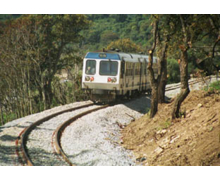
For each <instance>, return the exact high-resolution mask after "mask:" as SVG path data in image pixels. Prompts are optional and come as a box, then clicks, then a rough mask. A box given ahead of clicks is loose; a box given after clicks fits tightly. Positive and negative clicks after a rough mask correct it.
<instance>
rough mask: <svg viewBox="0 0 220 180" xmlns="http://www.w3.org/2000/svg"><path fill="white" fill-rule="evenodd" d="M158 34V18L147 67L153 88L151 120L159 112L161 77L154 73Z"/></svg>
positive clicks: (155, 23) (154, 26)
mask: <svg viewBox="0 0 220 180" xmlns="http://www.w3.org/2000/svg"><path fill="white" fill-rule="evenodd" d="M157 34H158V19H157V17H156V18H155V20H154V24H153V40H154V41H153V45H152V47H151V49H150V50H149V51H148V52H149V62H148V65H147V69H148V71H149V77H150V84H151V88H152V96H151V111H150V118H153V117H154V115H155V114H156V113H157V110H158V84H159V81H158V80H159V78H160V76H161V75H159V74H158V77H157V78H155V76H154V71H153V55H154V51H155V48H156V42H157Z"/></svg>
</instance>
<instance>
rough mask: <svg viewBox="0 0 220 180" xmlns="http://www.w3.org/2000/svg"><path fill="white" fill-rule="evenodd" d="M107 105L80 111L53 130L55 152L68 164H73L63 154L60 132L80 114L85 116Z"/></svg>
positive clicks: (79, 116)
mask: <svg viewBox="0 0 220 180" xmlns="http://www.w3.org/2000/svg"><path fill="white" fill-rule="evenodd" d="M108 106H109V105H103V106H101V107H98V108H95V109H91V110H88V111H85V112H83V113H80V114H78V115H76V116H74V117H72V118H70V119H68V120H67V121H65V122H64V123H63V124H61V125H60V126H59V127H58V128H57V129H56V131H55V142H54V143H55V148H56V151H57V152H56V153H57V154H59V155H61V156H62V157H63V159H64V160H65V161H66V162H67V163H68V164H69V165H70V166H75V165H74V164H73V163H72V162H71V161H70V160H69V159H68V157H67V155H66V154H65V152H64V151H63V149H62V146H61V142H60V140H61V136H62V132H63V131H64V129H65V128H66V127H67V126H69V125H70V124H71V123H73V122H74V121H76V120H77V119H79V118H81V117H82V116H85V115H87V114H90V113H92V112H95V111H98V110H100V109H104V108H106V107H108Z"/></svg>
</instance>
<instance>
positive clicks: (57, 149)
mask: <svg viewBox="0 0 220 180" xmlns="http://www.w3.org/2000/svg"><path fill="white" fill-rule="evenodd" d="M207 79H209V77H208V78H206V79H205V80H207ZM202 81H204V80H203V79H196V80H192V81H190V82H189V85H193V84H196V83H200V82H202ZM180 86H181V85H180V84H177V85H175V86H172V87H167V88H166V91H171V90H174V89H178V88H180ZM92 106H94V104H93V103H89V104H86V105H81V106H78V107H74V108H70V109H66V110H63V111H59V112H55V113H53V114H51V115H49V116H47V117H44V118H42V119H40V120H38V121H36V122H34V123H32V124H31V125H30V126H29V127H27V128H25V129H24V130H23V131H21V132H20V134H19V136H18V138H17V140H16V142H15V144H16V147H17V148H16V154H17V156H18V157H19V161H20V163H21V164H22V165H29V166H33V165H44V164H43V163H42V162H36V160H35V158H34V157H32V156H31V155H30V154H31V153H32V152H31V151H32V150H29V148H28V147H27V144H28V140H29V136H30V134H31V133H32V132H33V131H34V130H35V129H41V128H42V127H40V125H42V124H44V123H46V122H48V121H50V120H51V119H53V118H56V117H58V116H60V115H62V114H65V113H68V112H72V111H78V110H83V112H80V113H77V114H76V115H74V116H73V117H71V118H68V119H65V120H63V122H60V123H59V125H57V126H56V128H55V129H53V130H52V131H53V133H52V135H51V137H50V140H51V141H50V142H49V143H48V144H50V146H51V145H52V146H51V147H52V148H53V153H54V154H55V156H54V158H57V159H59V162H61V161H65V163H63V165H71V166H73V165H74V164H73V163H72V162H71V161H70V160H69V159H68V156H67V155H66V154H65V152H64V150H63V149H62V146H61V142H60V141H61V136H62V132H63V131H64V130H65V128H66V127H67V126H68V125H70V124H71V123H72V122H74V121H76V120H77V119H79V118H80V117H82V116H85V115H87V114H89V113H92V112H94V111H97V110H100V109H104V108H106V107H107V106H108V105H105V106H99V107H95V108H92V109H89V110H84V108H89V107H92ZM35 156H36V155H35ZM38 158H40V157H39V156H37V159H38ZM35 162H36V163H35ZM51 165H52V164H51ZM57 165H58V164H57Z"/></svg>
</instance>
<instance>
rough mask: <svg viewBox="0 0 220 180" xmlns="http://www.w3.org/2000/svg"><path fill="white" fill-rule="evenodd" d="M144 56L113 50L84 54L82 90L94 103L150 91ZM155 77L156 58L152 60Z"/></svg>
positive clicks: (145, 57) (146, 61) (146, 57)
mask: <svg viewBox="0 0 220 180" xmlns="http://www.w3.org/2000/svg"><path fill="white" fill-rule="evenodd" d="M147 63H148V56H147V55H143V54H129V53H122V52H116V51H107V52H105V51H104V52H88V53H87V54H86V56H85V58H84V60H83V74H82V89H84V90H85V91H86V93H87V94H88V95H89V98H90V99H91V100H92V101H94V102H105V103H108V102H112V101H115V100H116V99H117V98H121V97H125V96H126V97H131V96H134V95H137V94H140V93H145V92H151V86H150V82H149V77H148V71H147ZM153 69H154V72H155V74H157V58H156V57H154V59H153Z"/></svg>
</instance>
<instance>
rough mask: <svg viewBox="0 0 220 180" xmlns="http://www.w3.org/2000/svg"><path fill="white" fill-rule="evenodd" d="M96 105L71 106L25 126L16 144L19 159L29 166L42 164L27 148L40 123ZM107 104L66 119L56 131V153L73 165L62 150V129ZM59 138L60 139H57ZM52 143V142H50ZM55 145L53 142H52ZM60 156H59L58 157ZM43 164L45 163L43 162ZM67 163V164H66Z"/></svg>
mask: <svg viewBox="0 0 220 180" xmlns="http://www.w3.org/2000/svg"><path fill="white" fill-rule="evenodd" d="M92 106H94V104H93V103H90V104H86V105H82V106H78V107H75V108H70V109H66V110H63V111H59V112H56V113H54V114H51V115H49V116H47V117H44V118H42V119H40V120H38V121H36V122H35V123H33V124H31V125H30V126H29V127H27V128H25V129H24V130H23V131H22V132H21V133H20V134H19V136H18V138H17V140H16V142H15V144H16V146H17V149H16V154H17V155H18V157H19V161H20V163H21V164H22V165H28V166H33V165H35V164H36V165H40V164H39V163H35V162H34V161H35V160H34V159H35V158H34V157H31V155H30V154H31V153H30V150H29V149H28V148H27V142H28V139H29V135H30V134H31V133H32V132H33V131H34V130H35V129H37V128H39V126H40V125H42V124H43V123H45V122H47V121H50V120H51V119H53V118H55V117H58V116H60V115H62V114H64V113H68V112H72V111H77V110H82V109H85V108H88V107H92ZM106 107H107V105H105V106H100V107H95V108H92V109H89V110H87V111H85V110H84V111H83V112H81V113H78V114H77V115H74V116H73V117H71V118H69V119H67V120H65V121H64V122H63V123H62V124H61V125H60V126H59V127H58V128H57V129H56V131H55V133H53V134H55V147H56V153H57V154H58V155H61V156H62V157H63V158H64V160H65V161H66V162H67V163H68V164H69V165H73V164H71V163H70V161H69V160H68V158H67V156H66V155H65V153H64V151H63V150H62V147H61V143H60V138H61V135H62V131H63V130H64V129H65V127H67V126H68V125H69V124H70V123H72V122H73V121H75V120H76V119H78V118H80V117H82V116H84V115H86V114H89V113H92V112H94V111H97V110H100V109H103V108H106ZM57 138H58V139H57ZM49 144H51V143H49ZM52 145H53V143H52ZM38 158H40V157H39V156H38V157H37V159H38ZM58 158H59V157H58ZM41 165H43V164H41ZM64 165H66V164H64Z"/></svg>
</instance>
